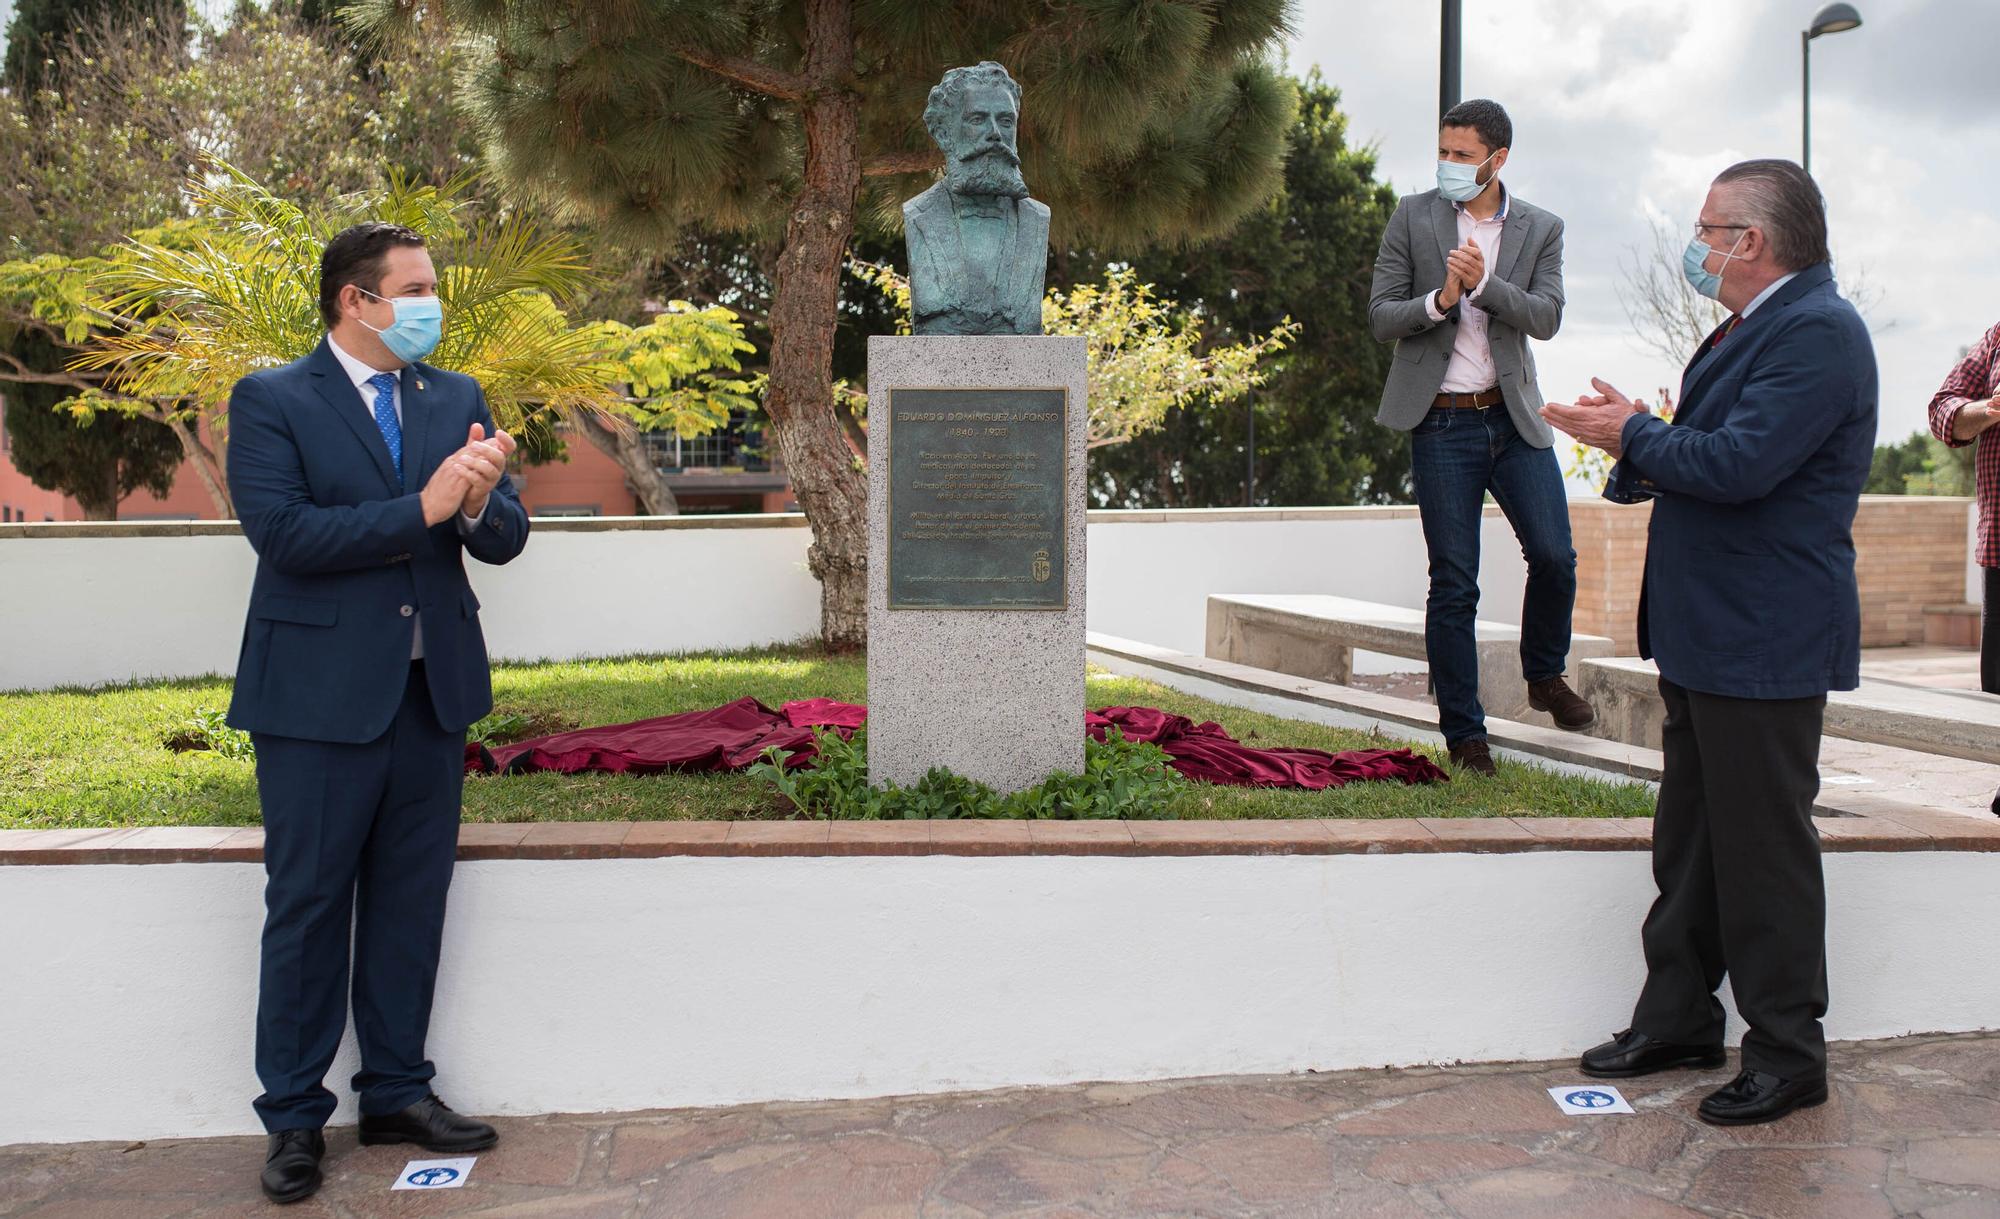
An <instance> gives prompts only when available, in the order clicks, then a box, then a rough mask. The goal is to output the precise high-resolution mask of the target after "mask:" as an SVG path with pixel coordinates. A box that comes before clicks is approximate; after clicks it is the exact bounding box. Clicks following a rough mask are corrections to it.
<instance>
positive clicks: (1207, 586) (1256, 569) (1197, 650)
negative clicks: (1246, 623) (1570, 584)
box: [1090, 508, 1528, 669]
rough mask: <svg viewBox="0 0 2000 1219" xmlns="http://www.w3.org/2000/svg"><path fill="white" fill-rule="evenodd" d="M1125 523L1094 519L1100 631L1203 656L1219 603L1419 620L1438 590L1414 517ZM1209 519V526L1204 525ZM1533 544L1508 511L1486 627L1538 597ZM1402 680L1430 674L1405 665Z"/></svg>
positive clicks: (1486, 600)
mask: <svg viewBox="0 0 2000 1219" xmlns="http://www.w3.org/2000/svg"><path fill="white" fill-rule="evenodd" d="M1134 515H1135V516H1136V517H1138V518H1139V519H1137V520H1135V521H1134V522H1133V523H1130V524H1127V523H1123V522H1122V521H1121V520H1120V519H1119V518H1120V514H1118V513H1108V512H1107V513H1093V514H1092V523H1091V527H1090V629H1091V630H1093V631H1098V632H1101V633H1104V634H1107V635H1117V636H1119V637H1120V638H1123V639H1137V640H1141V641H1143V642H1145V643H1152V644H1158V645H1160V646H1162V647H1167V648H1172V649H1173V650H1174V651H1176V652H1187V653H1190V654H1192V655H1195V656H1200V655H1202V654H1203V646H1204V644H1205V643H1206V641H1207V631H1208V595H1209V594H1210V593H1250V592H1256V593H1327V594H1330V595H1333V596H1338V597H1358V598H1360V599H1362V600H1364V601H1381V602H1385V603H1387V604H1390V605H1400V606H1405V607H1408V608H1411V609H1419V608H1422V606H1423V604H1424V596H1425V594H1426V593H1427V592H1428V590H1429V588H1430V559H1429V556H1428V554H1427V552H1426V551H1425V548H1424V529H1423V522H1422V521H1420V520H1419V519H1418V518H1417V515H1416V511H1415V510H1414V509H1390V510H1384V509H1374V508H1337V509H1324V510H1314V511H1312V512H1285V511H1282V510H1270V511H1268V512H1266V513H1261V514H1259V513H1242V512H1238V513H1213V514H1203V513H1187V514H1177V515H1179V519H1174V520H1168V521H1157V520H1147V519H1144V518H1145V517H1147V516H1151V515H1157V514H1134ZM1204 517H1206V518H1207V519H1204ZM1527 579H1528V571H1527V564H1526V563H1524V562H1523V561H1522V559H1521V544H1520V543H1519V542H1518V541H1516V540H1515V539H1514V534H1513V530H1512V528H1511V527H1510V526H1509V525H1508V524H1507V521H1506V519H1505V518H1504V517H1502V516H1501V515H1500V513H1499V511H1498V510H1497V509H1495V510H1491V511H1489V512H1488V514H1487V516H1486V520H1485V529H1484V530H1483V532H1482V534H1481V538H1480V561H1479V582H1480V588H1481V591H1482V596H1481V599H1480V605H1479V616H1480V617H1482V618H1485V619H1488V620H1489V621H1493V622H1507V623H1514V624H1519V623H1520V621H1521V597H1522V594H1523V593H1524V592H1525V591H1526V589H1527ZM1395 667H1396V668H1399V669H1421V668H1422V667H1423V665H1422V664H1421V663H1420V662H1414V661H1400V660H1399V661H1398V662H1396V665H1395Z"/></svg>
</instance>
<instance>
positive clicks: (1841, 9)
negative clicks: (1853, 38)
mask: <svg viewBox="0 0 2000 1219" xmlns="http://www.w3.org/2000/svg"><path fill="white" fill-rule="evenodd" d="M1860 24H1861V14H1860V13H1857V12H1855V11H1854V6H1853V5H1851V4H1829V5H1827V6H1826V7H1825V8H1823V9H1821V10H1820V11H1819V12H1818V14H1816V15H1815V16H1814V17H1813V19H1812V25H1810V26H1808V27H1807V28H1806V37H1808V38H1817V37H1819V36H1820V35H1821V34H1839V33H1841V32H1843V31H1846V30H1851V29H1854V28H1855V27H1857V26H1859V25H1860Z"/></svg>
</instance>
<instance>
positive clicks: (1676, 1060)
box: [1577, 1029, 1727, 1079]
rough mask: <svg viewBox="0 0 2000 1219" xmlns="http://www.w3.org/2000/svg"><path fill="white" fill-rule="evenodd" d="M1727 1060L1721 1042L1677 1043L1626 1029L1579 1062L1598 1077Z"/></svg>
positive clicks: (1624, 1076) (1716, 1064)
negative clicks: (1710, 1043)
mask: <svg viewBox="0 0 2000 1219" xmlns="http://www.w3.org/2000/svg"><path fill="white" fill-rule="evenodd" d="M1725 1061H1727V1060H1726V1059H1725V1058H1724V1057H1723V1053H1722V1047H1721V1046H1719V1045H1675V1044H1674V1043H1673V1042H1671V1041H1659V1040H1656V1039H1654V1038H1652V1037H1648V1036H1646V1035H1645V1034H1644V1033H1640V1032H1636V1031H1634V1030H1632V1029H1626V1030H1625V1031H1624V1032H1622V1033H1620V1034H1618V1035H1617V1036H1616V1037H1613V1038H1612V1039H1611V1040H1609V1041H1607V1042H1605V1043H1604V1044H1603V1045H1599V1046H1592V1047H1591V1048H1590V1049H1587V1050H1585V1051H1584V1052H1583V1058H1582V1060H1581V1061H1580V1062H1579V1063H1578V1064H1577V1065H1578V1068H1579V1069H1580V1070H1581V1071H1582V1072H1583V1073H1584V1074H1585V1075H1589V1076H1592V1077H1594V1078H1597V1079H1630V1078H1632V1077H1633V1076H1635V1075H1651V1074H1652V1073H1653V1072H1655V1071H1667V1070H1671V1069H1673V1068H1674V1067H1719V1066H1721V1065H1722V1064H1723V1063H1724V1062H1725Z"/></svg>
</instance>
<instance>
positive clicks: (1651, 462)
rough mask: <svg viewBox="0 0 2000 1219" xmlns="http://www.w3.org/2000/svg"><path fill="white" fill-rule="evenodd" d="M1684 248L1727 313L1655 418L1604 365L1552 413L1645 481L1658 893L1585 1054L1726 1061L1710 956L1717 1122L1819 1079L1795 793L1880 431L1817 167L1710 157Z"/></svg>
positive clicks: (1806, 890) (1829, 685)
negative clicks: (1642, 979) (1610, 1019)
mask: <svg viewBox="0 0 2000 1219" xmlns="http://www.w3.org/2000/svg"><path fill="white" fill-rule="evenodd" d="M1695 228H1696V232H1695V237H1694V240H1693V241H1692V242H1691V243H1690V244H1689V247H1688V250H1687V254H1686V257H1685V265H1684V270H1685V272H1686V274H1687V277H1688V280H1689V282H1690V283H1691V284H1692V285H1693V286H1694V287H1695V289H1696V290H1697V291H1699V292H1701V293H1702V294H1704V295H1707V296H1711V297H1713V298H1714V299H1717V300H1719V301H1721V302H1722V304H1723V305H1724V306H1726V307H1727V308H1728V309H1729V310H1730V312H1731V316H1730V317H1729V319H1728V320H1727V321H1725V322H1724V323H1723V324H1722V325H1721V326H1720V327H1718V328H1717V329H1716V331H1715V333H1713V334H1711V335H1710V336H1709V337H1708V339H1707V340H1706V341H1704V342H1703V343H1702V345H1701V346H1700V348H1699V349H1698V350H1697V351H1696V353H1695V357H1694V360H1693V362H1692V363H1690V364H1689V365H1688V369H1687V373H1686V376H1685V378H1684V379H1683V381H1682V384H1681V401H1680V408H1679V410H1678V412H1677V413H1676V415H1675V417H1674V421H1673V423H1672V424H1671V425H1670V424H1668V423H1666V422H1665V421H1664V420H1661V419H1659V418H1657V417H1655V416H1654V415H1652V414H1651V413H1650V412H1649V411H1647V410H1646V409H1645V405H1644V404H1643V403H1637V402H1633V401H1631V400H1629V399H1627V398H1626V397H1625V396H1624V395H1623V394H1620V393H1619V392H1618V391H1617V390H1615V389H1613V388H1612V387H1611V386H1609V385H1606V384H1605V383H1604V382H1602V381H1596V382H1594V383H1593V384H1594V385H1595V386H1596V388H1597V394H1596V395H1594V396H1587V397H1584V398H1581V399H1579V400H1578V401H1577V402H1576V404H1575V405H1573V406H1558V405H1551V406H1549V407H1548V408H1547V409H1546V410H1545V412H1544V413H1545V414H1546V416H1547V417H1548V419H1549V421H1550V422H1551V423H1553V424H1555V425H1556V426H1557V427H1559V428H1561V429H1562V430H1564V431H1566V432H1568V433H1569V434H1570V435H1572V436H1575V437H1576V438H1577V439H1579V440H1581V441H1583V442H1584V443H1586V444H1590V445H1593V446H1595V447H1597V448H1600V449H1603V450H1604V451H1606V452H1608V453H1610V454H1611V455H1612V456H1614V457H1617V458H1619V462H1618V465H1617V467H1616V468H1615V469H1614V471H1613V473H1612V478H1611V481H1610V484H1609V485H1608V486H1607V487H1606V489H1605V495H1606V496H1607V497H1609V498H1611V499H1613V500H1617V501H1619V502H1625V503H1630V502H1635V501H1637V500H1640V499H1648V498H1650V499H1652V500H1653V517H1652V524H1651V533H1650V536H1649V541H1648V544H1647V548H1646V577H1645V585H1644V590H1643V592H1642V593H1641V596H1640V601H1639V644H1640V649H1641V652H1642V654H1643V655H1646V656H1649V657H1651V658H1653V659H1654V660H1656V661H1657V662H1658V663H1659V667H1660V694H1661V697H1662V698H1663V699H1664V700H1665V702H1666V706H1667V720H1666V731H1665V750H1666V756H1665V766H1664V770H1663V772H1662V775H1661V780H1660V795H1659V804H1658V809H1657V812H1656V814H1655V816H1654V822H1653V876H1654V879H1655V881H1657V882H1658V884H1659V888H1660V896H1659V899H1658V900H1657V901H1656V902H1654V904H1653V909H1652V912H1651V913H1650V914H1648V915H1647V916H1646V923H1645V928H1644V930H1643V933H1642V939H1643V942H1644V945H1645V952H1646V971H1647V976H1646V985H1645V987H1644V989H1643V990H1642V991H1641V993H1640V996H1639V1001H1638V1004H1637V1006H1636V1007H1635V1009H1634V1011H1633V1013H1632V1027H1631V1028H1630V1029H1628V1030H1626V1031H1625V1032H1624V1033H1621V1034H1619V1035H1618V1037H1616V1038H1615V1039H1614V1040H1612V1041H1610V1042H1608V1043H1606V1044H1605V1045H1601V1046H1598V1047H1596V1048H1594V1049H1592V1050H1590V1051H1589V1052H1587V1053H1586V1054H1584V1056H1583V1062H1582V1068H1583V1070H1584V1072H1585V1073H1587V1074H1591V1075H1597V1076H1606V1077H1620V1076H1631V1075H1643V1074H1646V1073H1649V1072H1651V1071H1657V1070H1662V1069H1665V1068H1668V1067H1674V1066H1685V1065H1695V1066H1720V1065H1722V1063H1723V1061H1724V1057H1723V1049H1722V1027H1723V1011H1722V1005H1721V1003H1720V1002H1718V1001H1717V999H1716V997H1715V991H1716V988H1717V987H1718V986H1719V985H1720V984H1721V982H1722V978H1723V975H1724V974H1725V972H1726V973H1727V974H1728V976H1729V979H1730V986H1731V989H1732V990H1733V991H1734V992H1735V995H1736V1007H1737V1010H1738V1011H1739V1012H1740V1013H1741V1014H1742V1016H1743V1019H1744V1021H1745V1023H1746V1024H1747V1025H1748V1026H1749V1027H1748V1029H1747V1031H1746V1032H1745V1033H1744V1035H1743V1061H1742V1069H1741V1071H1740V1073H1739V1074H1738V1075H1737V1076H1736V1078H1735V1079H1734V1080H1732V1081H1731V1082H1730V1083H1729V1084H1728V1085H1727V1086H1725V1087H1723V1088H1722V1089H1721V1090H1719V1091H1717V1092H1715V1093H1714V1094H1712V1095H1711V1096H1709V1097H1708V1098H1707V1099H1705V1100H1704V1101H1702V1103H1701V1106H1700V1110H1699V1112H1700V1116H1701V1117H1702V1119H1703V1120H1705V1121H1708V1122H1712V1123H1715V1124H1718V1125H1741V1124H1747V1123H1751V1122H1763V1121H1770V1120H1772V1119H1774V1118H1778V1117H1782V1116H1783V1115H1785V1114H1786V1113H1789V1112H1791V1111H1792V1110H1793V1109H1796V1108H1800V1107H1802V1106H1807V1105H1817V1104H1819V1103H1821V1102H1822V1101H1824V1100H1825V1099H1826V1035H1825V1032H1824V1030H1823V1029H1822V1027H1821V1024H1820V1019H1821V1017H1823V1016H1824V1015H1825V1014H1826V1003H1827V989H1826V889H1825V885H1824V882H1823V880H1822V877H1821V872H1820V860H1819V835H1818V833H1817V831H1816V830H1815V829H1814V827H1813V823H1812V806H1813V801H1814V799H1815V797H1816V796H1817V795H1818V794H1819V744H1820V732H1821V727H1822V724H1821V721H1822V719H1823V718H1824V714H1825V710H1826V695H1827V691H1829V690H1852V689H1853V688H1854V687H1855V686H1856V685H1858V684H1859V682H1860V667H1861V605H1860V597H1859V595H1858V592H1857V590H1856V587H1855V582H1854V539H1853V536H1852V528H1853V524H1854V514H1855V510H1856V508H1857V506H1858V505H1859V502H1860V496H1861V488H1862V485H1863V484H1864V483H1865V482H1866V481H1867V478H1868V466H1869V461H1870V458H1871V457H1872V455H1873V452H1874V446H1875V413H1876V397H1877V395H1876V378H1875V353H1874V348H1873V346H1872V344H1871V343H1870V342H1869V338H1868V329H1867V327H1866V326H1865V325H1864V324H1863V323H1862V321H1861V317H1860V315H1859V314H1858V313H1856V312H1855V310H1854V307H1853V306H1852V305H1850V304H1848V303H1847V301H1846V300H1844V299H1842V298H1841V296H1840V293H1839V291H1838V289H1837V288H1836V287H1835V285H1834V281H1833V270H1832V267H1831V266H1830V265H1829V255H1828V252H1827V241H1826V210H1825V204H1824V201H1823V200H1822V199H1821V197H1820V193H1819V188H1818V187H1817V186H1815V185H1814V183H1813V180H1812V178H1811V177H1810V176H1808V175H1807V174H1806V172H1805V171H1804V170H1803V169H1801V168H1799V167H1798V166H1797V165H1794V164H1792V163H1791V162H1789V161H1747V162H1744V163H1743V164H1740V165H1736V166H1732V167H1731V168H1729V169H1728V170H1725V171H1724V172H1723V173H1722V175H1721V176H1720V177H1718V178H1717V179H1716V180H1715V183H1714V186H1713V187H1712V188H1711V189H1710V191H1709V194H1708V198H1707V201H1706V203H1705V204H1704V205H1703V207H1702V212H1701V219H1700V222H1699V223H1698V224H1697V225H1696V226H1695Z"/></svg>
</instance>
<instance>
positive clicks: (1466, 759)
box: [1446, 736, 1500, 779]
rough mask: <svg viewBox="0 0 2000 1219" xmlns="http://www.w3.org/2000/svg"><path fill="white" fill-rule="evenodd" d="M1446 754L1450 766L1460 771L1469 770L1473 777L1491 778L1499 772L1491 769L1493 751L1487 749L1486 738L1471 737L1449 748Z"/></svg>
mask: <svg viewBox="0 0 2000 1219" xmlns="http://www.w3.org/2000/svg"><path fill="white" fill-rule="evenodd" d="M1446 752H1448V753H1449V754H1450V755H1451V764H1452V765H1453V766H1456V767H1458V768H1459V769H1460V770H1469V771H1471V772H1472V773H1473V774H1475V775H1485V776H1486V777H1487V778H1489V779H1490V778H1492V777H1494V776H1495V775H1497V774H1499V773H1500V772H1499V771H1497V770H1495V769H1494V768H1493V751H1492V750H1491V749H1490V748H1488V747H1487V744H1486V738H1485V737H1483V736H1476V737H1473V738H1472V739H1471V740H1467V741H1460V742H1459V743H1458V744H1456V745H1453V746H1450V747H1449V748H1448V749H1447V750H1446Z"/></svg>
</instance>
